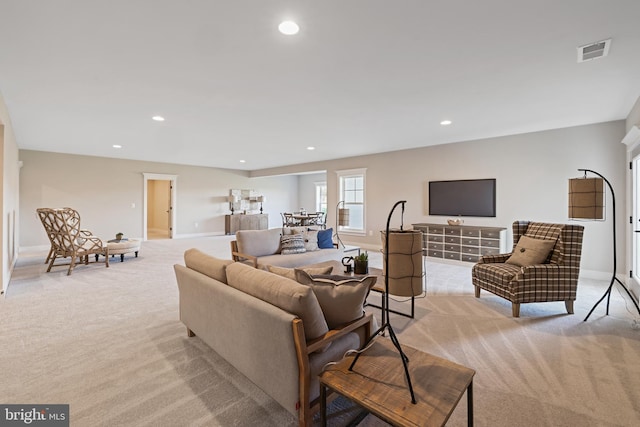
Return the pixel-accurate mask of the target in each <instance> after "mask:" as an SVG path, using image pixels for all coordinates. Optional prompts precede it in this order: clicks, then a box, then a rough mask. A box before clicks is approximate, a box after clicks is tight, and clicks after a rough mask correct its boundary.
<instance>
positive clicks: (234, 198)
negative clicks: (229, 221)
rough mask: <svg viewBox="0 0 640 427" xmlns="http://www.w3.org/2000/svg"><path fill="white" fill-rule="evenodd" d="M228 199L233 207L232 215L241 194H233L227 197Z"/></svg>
mask: <svg viewBox="0 0 640 427" xmlns="http://www.w3.org/2000/svg"><path fill="white" fill-rule="evenodd" d="M227 200H228V201H229V207H230V208H231V215H233V211H234V205H235V204H236V203H238V202H239V201H240V196H237V195H234V194H232V195H230V196H229V197H227Z"/></svg>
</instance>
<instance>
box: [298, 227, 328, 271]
mask: <svg viewBox="0 0 640 427" xmlns="http://www.w3.org/2000/svg"><path fill="white" fill-rule="evenodd" d="M303 237H304V248H305V249H306V250H307V252H313V251H317V250H318V249H319V248H318V230H311V229H308V230H307V231H305V232H304V234H303ZM325 274H328V273H325Z"/></svg>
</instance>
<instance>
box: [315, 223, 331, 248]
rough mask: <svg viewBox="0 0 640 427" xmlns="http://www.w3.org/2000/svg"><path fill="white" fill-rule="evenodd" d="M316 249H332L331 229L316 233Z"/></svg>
mask: <svg viewBox="0 0 640 427" xmlns="http://www.w3.org/2000/svg"><path fill="white" fill-rule="evenodd" d="M318 248H320V249H331V248H333V228H327V229H326V230H319V231H318Z"/></svg>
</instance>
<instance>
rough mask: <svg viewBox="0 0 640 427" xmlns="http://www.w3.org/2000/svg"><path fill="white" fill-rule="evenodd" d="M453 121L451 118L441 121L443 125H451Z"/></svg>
mask: <svg viewBox="0 0 640 427" xmlns="http://www.w3.org/2000/svg"><path fill="white" fill-rule="evenodd" d="M451 123H453V122H452V121H451V120H443V121H441V122H440V124H441V125H442V126H449V125H450V124H451Z"/></svg>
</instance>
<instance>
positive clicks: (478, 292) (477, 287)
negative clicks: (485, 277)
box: [475, 286, 480, 298]
mask: <svg viewBox="0 0 640 427" xmlns="http://www.w3.org/2000/svg"><path fill="white" fill-rule="evenodd" d="M475 288H476V298H480V286H476V287H475Z"/></svg>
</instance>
